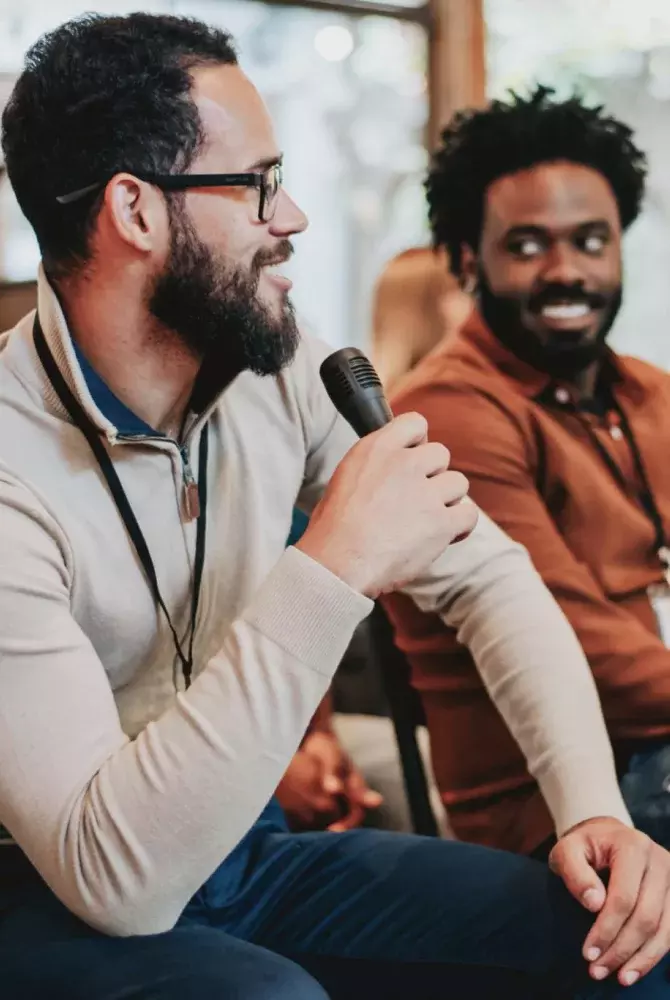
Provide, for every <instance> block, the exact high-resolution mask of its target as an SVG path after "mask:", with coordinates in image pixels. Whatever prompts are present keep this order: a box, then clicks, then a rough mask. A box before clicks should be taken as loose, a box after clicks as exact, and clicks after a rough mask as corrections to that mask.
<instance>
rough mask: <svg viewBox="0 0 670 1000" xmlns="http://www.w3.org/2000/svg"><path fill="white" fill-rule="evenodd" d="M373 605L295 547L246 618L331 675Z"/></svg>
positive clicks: (299, 657) (288, 650) (309, 664)
mask: <svg viewBox="0 0 670 1000" xmlns="http://www.w3.org/2000/svg"><path fill="white" fill-rule="evenodd" d="M372 608H373V602H372V601H371V600H370V599H369V598H367V597H364V596H363V595H362V594H359V593H358V592H357V591H355V590H352V589H351V587H349V586H348V584H346V583H345V582H344V581H343V580H341V579H340V578H339V577H338V576H335V575H334V574H333V573H331V572H330V570H327V569H326V568H325V567H324V566H322V565H321V563H318V562H316V561H315V560H314V559H311V558H310V557H309V556H308V555H305V553H304V552H301V551H300V550H299V549H296V548H294V547H293V546H290V547H289V548H287V549H286V551H285V552H284V554H283V555H282V557H281V559H280V560H279V562H278V563H277V564H276V566H275V567H274V569H273V570H272V572H271V573H270V575H269V576H268V577H267V578H266V580H265V582H264V583H263V585H262V586H261V588H260V590H259V591H258V592H257V594H256V596H255V598H254V600H253V603H252V604H251V605H250V606H249V607H248V608H247V610H246V611H245V612H244V614H243V615H242V617H243V618H244V620H245V621H246V622H248V623H249V624H250V625H252V626H253V627H254V628H256V629H257V630H258V631H259V632H262V634H263V635H264V636H266V638H268V639H271V640H272V641H273V642H276V643H277V645H279V646H281V647H282V649H284V650H285V651H286V652H287V653H289V654H290V655H291V656H294V657H296V659H298V660H300V661H301V662H302V663H305V664H307V665H308V666H310V667H312V668H313V669H314V670H316V671H318V672H319V673H322V674H325V675H327V676H330V675H332V673H333V672H334V670H335V669H336V668H337V666H338V664H339V662H340V660H341V659H342V657H343V656H344V654H345V652H346V649H347V646H348V645H349V642H350V641H351V637H352V635H353V632H354V629H355V628H356V626H357V625H358V624H360V622H361V621H362V620H363V619H364V618H366V617H367V616H368V615H369V614H370V612H371V611H372Z"/></svg>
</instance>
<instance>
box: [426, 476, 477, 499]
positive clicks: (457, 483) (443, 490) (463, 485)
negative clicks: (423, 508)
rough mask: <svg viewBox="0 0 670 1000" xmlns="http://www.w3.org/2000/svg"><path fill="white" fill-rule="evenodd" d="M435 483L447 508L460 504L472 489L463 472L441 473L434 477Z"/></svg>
mask: <svg viewBox="0 0 670 1000" xmlns="http://www.w3.org/2000/svg"><path fill="white" fill-rule="evenodd" d="M433 482H434V483H435V487H436V489H437V490H438V491H439V495H440V501H441V502H442V503H443V504H444V506H445V507H452V506H453V505H455V504H458V503H460V501H461V500H462V499H463V498H464V497H466V496H467V495H468V491H469V489H470V483H469V482H468V480H467V479H466V477H465V476H464V475H463V473H462V472H441V473H439V475H437V476H435V477H434V479H433Z"/></svg>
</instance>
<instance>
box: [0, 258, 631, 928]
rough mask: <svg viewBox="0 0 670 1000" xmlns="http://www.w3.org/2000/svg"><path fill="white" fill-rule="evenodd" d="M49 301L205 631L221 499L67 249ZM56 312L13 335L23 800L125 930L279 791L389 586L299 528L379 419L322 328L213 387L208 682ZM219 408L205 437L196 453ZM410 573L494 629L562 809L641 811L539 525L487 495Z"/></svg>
mask: <svg viewBox="0 0 670 1000" xmlns="http://www.w3.org/2000/svg"><path fill="white" fill-rule="evenodd" d="M38 309H39V313H40V318H41V322H42V326H43V329H44V333H45V336H46V339H47V342H48V344H49V345H50V348H51V351H52V353H53V355H54V357H55V359H56V362H57V364H58V365H59V367H60V369H61V371H62V372H63V374H64V376H65V378H66V380H67V381H68V383H69V385H70V387H71V388H72V390H73V391H74V392H75V394H76V395H77V396H78V398H79V400H80V401H81V403H82V405H83V406H84V408H85V409H86V411H87V413H88V414H89V415H90V417H91V419H92V420H93V421H94V422H95V424H96V426H97V427H98V428H99V430H100V433H101V435H102V436H103V438H104V439H105V441H106V443H107V446H108V448H109V453H110V455H111V457H112V460H113V462H114V464H115V467H116V469H117V471H118V474H119V476H120V479H121V481H122V483H123V486H124V488H125V491H126V493H127V496H128V498H129V500H130V503H131V504H132V507H133V509H134V511H135V514H136V516H137V519H138V521H139V523H140V525H141V528H142V531H143V532H144V535H145V537H146V540H147V543H148V546H149V549H150V551H151V553H152V556H153V560H154V563H155V565H156V571H157V575H158V579H159V582H160V587H161V590H162V593H163V597H164V598H165V600H166V603H167V606H168V608H169V609H170V612H171V614H172V618H173V621H174V622H175V624H176V626H177V629H178V631H179V632H180V634H181V635H183V634H184V633H185V632H186V630H187V622H188V616H189V610H190V588H191V577H192V566H193V552H194V542H195V530H196V524H195V522H194V521H190V520H188V518H187V517H186V516H185V513H184V505H183V502H182V501H183V465H182V461H183V460H182V456H181V455H180V451H179V448H178V447H177V445H176V443H174V442H171V441H168V440H165V439H156V438H154V439H146V440H143V439H139V440H124V439H123V438H122V437H121V436H120V435H119V433H118V429H117V428H116V427H115V426H113V425H112V424H111V423H110V422H109V420H108V419H106V418H105V416H104V415H103V413H102V412H101V411H100V410H99V409H98V408H97V406H96V404H95V402H94V400H93V399H92V397H91V395H90V393H89V390H88V388H87V385H86V382H85V380H84V378H83V376H82V372H81V368H80V366H79V364H78V361H77V357H76V354H75V351H74V347H73V343H72V340H71V338H70V336H69V334H68V330H67V327H66V323H65V320H64V317H63V314H62V312H61V309H60V306H59V303H58V300H57V298H56V296H55V295H54V293H53V291H52V289H51V288H50V287H49V284H48V282H47V281H46V280H45V278H44V275H43V274H41V275H40V279H39V299H38ZM32 324H33V317H32V316H28V317H26V318H25V319H24V320H22V321H21V322H20V323H19V324H18V326H17V327H16V328H15V329H13V330H12V331H10V332H9V333H8V334H7V335H5V336H4V338H2V341H1V342H0V343H1V346H2V350H0V823H2V824H4V826H5V827H6V828H7V829H8V830H9V832H10V833H11V835H12V836H13V838H14V839H15V841H16V842H17V843H18V844H19V845H20V847H21V848H22V849H23V850H24V851H25V853H26V854H27V855H28V857H29V858H30V859H31V861H32V862H33V864H34V865H35V866H36V867H37V869H38V870H39V871H40V872H41V874H42V876H43V877H44V879H45V880H46V881H47V882H48V884H49V885H50V886H51V887H52V889H53V890H54V892H55V893H56V894H57V895H58V896H59V897H60V898H61V899H62V900H63V902H64V903H65V904H66V905H67V906H68V907H69V908H70V909H71V910H73V911H74V912H75V913H76V914H78V915H79V916H81V917H82V918H83V919H84V920H86V921H88V922H89V923H91V924H92V925H94V926H97V927H99V928H101V929H102V930H103V931H105V932H107V933H110V934H137V933H152V932H157V931H161V930H164V929H167V928H169V927H171V926H172V925H173V924H174V923H175V921H176V920H177V918H178V916H179V914H180V912H181V910H182V909H183V907H184V906H185V904H186V902H187V901H188V899H189V898H190V897H191V895H192V894H193V893H194V892H195V891H196V890H197V889H198V887H199V886H200V885H201V884H202V883H203V882H204V881H205V879H207V877H208V876H209V875H210V874H211V873H212V872H213V871H214V869H215V868H216V867H217V866H218V865H219V864H220V862H221V861H222V860H223V859H224V858H225V857H226V856H227V855H228V854H229V853H230V852H231V851H232V849H233V848H234V847H235V845H236V844H237V843H238V842H239V841H240V839H241V838H242V837H243V836H244V834H245V832H246V831H247V830H248V829H249V828H250V827H251V825H252V824H253V823H254V821H255V819H256V818H257V817H258V815H259V814H260V812H261V811H262V809H263V807H264V806H265V804H266V803H267V802H268V800H269V798H270V797H271V795H272V793H273V791H274V789H275V787H276V785H277V784H278V782H279V780H280V778H281V776H282V774H283V772H284V770H285V768H286V766H287V764H288V763H289V761H290V759H291V756H292V755H293V753H294V751H295V750H296V747H297V746H298V743H299V741H300V739H301V737H302V735H303V733H304V730H305V728H306V726H307V724H308V722H309V720H310V718H311V716H312V714H313V712H314V710H315V708H316V707H317V705H318V703H319V701H320V700H321V698H322V697H323V695H324V693H325V691H326V690H327V688H328V685H329V683H330V680H331V677H332V675H333V672H334V671H335V669H336V667H337V665H338V662H339V660H340V658H341V656H342V654H343V652H344V650H345V648H346V646H347V644H348V642H349V640H350V637H351V635H352V632H353V629H354V628H355V626H356V625H357V624H358V623H359V622H360V621H361V620H362V618H364V617H365V616H366V615H367V614H368V612H369V611H370V607H371V604H370V601H368V600H367V599H366V598H365V597H363V596H361V595H360V594H358V593H355V592H353V591H352V590H351V589H350V588H349V587H348V586H346V585H345V584H344V583H343V582H342V581H341V580H340V579H338V578H336V577H334V576H333V575H332V574H330V573H329V572H328V571H326V570H325V569H324V568H323V567H322V566H321V565H319V564H318V563H316V562H314V561H312V560H311V559H309V558H308V557H306V556H305V555H303V554H302V553H301V552H299V551H298V550H296V549H294V548H290V549H288V550H286V551H285V550H284V544H285V539H286V537H287V535H288V531H289V527H290V523H291V513H292V509H293V507H294V504H295V503H296V502H298V504H299V505H300V506H301V507H302V508H303V509H305V510H306V511H309V510H310V509H311V508H312V507H313V506H314V504H315V503H316V501H317V500H318V499H319V497H320V495H321V493H322V491H323V489H324V486H325V484H326V483H327V482H328V479H329V478H330V476H331V474H332V472H333V469H334V468H335V466H336V465H337V464H338V462H339V461H340V460H341V458H342V456H343V455H344V454H345V453H346V451H347V450H348V448H349V447H350V446H351V445H352V443H353V434H352V432H351V431H350V429H349V428H348V426H347V425H346V424H345V423H344V421H343V420H342V419H341V418H340V417H338V416H337V414H336V413H335V411H334V409H333V407H332V404H331V403H330V401H329V400H328V398H327V396H326V394H325V392H324V390H323V388H322V386H321V382H320V379H319V376H318V365H319V363H320V360H321V359H322V357H323V356H324V354H325V352H326V349H325V348H324V347H323V346H322V345H319V344H318V343H316V342H315V341H313V340H310V339H307V338H306V339H305V340H304V342H303V344H302V346H301V348H300V350H299V351H298V354H297V356H296V359H295V361H294V363H293V364H292V365H291V366H290V367H289V368H288V369H287V370H286V371H285V372H284V373H283V374H281V375H280V376H278V377H277V378H265V379H262V378H258V377H256V376H254V375H252V374H250V373H245V374H243V375H241V376H239V377H238V378H237V379H236V380H235V382H234V383H233V384H232V385H231V386H230V387H229V388H228V389H227V390H226V391H225V392H224V393H223V395H222V397H221V398H220V399H219V400H218V401H217V403H216V404H215V406H214V407H213V408H212V410H211V411H210V413H209V421H210V434H211V437H210V448H209V465H208V482H209V490H208V523H207V550H206V560H205V569H204V575H203V582H202V591H201V597H200V604H199V610H198V618H197V625H196V635H195V647H194V648H195V669H194V678H195V679H194V681H193V684H192V685H191V687H190V688H189V689H188V691H184V690H182V689H181V688H182V687H183V685H182V684H181V682H180V671H179V669H178V665H177V663H176V662H175V651H174V646H173V643H172V638H171V635H170V632H169V630H168V628H167V625H166V623H165V621H164V619H163V617H162V615H161V613H160V612H159V611H158V610H157V608H156V606H155V605H154V601H153V599H152V596H151V592H150V590H149V587H148V585H147V583H146V580H145V577H144V575H143V571H142V569H141V566H140V565H139V563H138V561H137V558H136V555H135V552H134V549H133V547H132V545H131V544H130V541H129V539H128V537H127V534H126V530H125V528H124V525H123V523H122V521H121V519H120V517H119V515H118V513H117V510H116V508H115V506H114V503H113V501H112V498H111V496H110V494H109V492H108V489H107V487H106V484H105V482H104V480H103V478H102V476H101V474H100V472H99V469H98V466H97V463H96V461H95V459H94V458H93V455H92V453H91V452H90V449H89V446H88V444H87V442H86V440H85V439H84V437H83V435H82V434H81V432H80V431H79V430H78V429H77V428H76V427H75V426H74V425H73V424H72V423H71V422H70V420H69V418H68V417H67V415H66V414H65V412H64V411H63V409H62V407H61V405H60V403H59V401H58V399H57V398H56V396H55V394H54V392H53V390H52V389H51V387H50V384H49V383H48V381H47V379H46V376H45V373H44V371H43V369H42V367H41V365H40V363H39V361H38V358H37V355H36V351H35V347H34V343H33V337H32ZM201 428H202V420H201V421H199V422H197V423H196V424H195V425H194V426H193V427H192V428H191V430H190V431H189V434H188V437H187V440H186V442H185V444H186V448H187V449H188V452H189V453H190V459H191V462H192V464H193V465H194V466H195V468H194V472H195V475H196V476H197V475H198V469H197V454H198V441H199V435H200V433H201ZM408 516H411V512H408ZM409 592H411V594H412V596H413V597H414V598H415V600H416V601H417V603H418V604H419V605H420V607H422V608H423V609H425V610H437V611H439V612H440V613H441V614H442V615H443V616H444V618H445V620H446V621H447V622H448V623H449V624H450V625H452V626H455V627H456V628H457V629H458V630H459V636H460V639H461V641H462V642H464V643H466V644H467V645H468V646H469V647H470V648H471V650H472V652H473V655H474V657H475V660H476V662H477V664H478V666H479V669H480V670H481V672H482V675H483V676H484V678H485V679H486V682H487V684H488V685H489V687H490V689H491V692H492V695H493V697H494V698H495V699H496V701H497V703H498V705H499V706H500V710H501V712H502V713H503V715H504V716H505V718H506V719H507V721H508V723H509V725H510V726H511V727H512V730H513V732H514V734H515V736H516V737H517V739H518V740H519V742H520V744H521V746H522V748H523V750H524V753H525V754H526V756H527V758H528V761H529V766H530V769H531V771H532V772H533V773H534V774H535V775H536V776H537V779H538V781H539V782H540V785H541V787H542V789H543V791H544V794H545V796H546V798H547V801H548V803H549V806H550V808H551V810H552V812H553V815H554V818H555V821H556V823H557V826H558V828H559V830H563V829H565V828H567V827H569V826H571V825H573V824H574V823H577V822H579V821H581V820H583V819H585V818H587V817H588V816H593V815H603V814H609V815H615V816H619V817H620V818H622V819H623V820H627V814H626V811H625V809H624V806H623V803H622V800H621V798H620V795H619V790H618V787H617V783H616V778H615V774H614V768H613V763H612V756H611V751H610V748H609V743H608V741H607V737H606V733H605V729H604V725H603V721H602V716H601V712H600V706H599V703H598V700H597V696H596V694H595V689H594V685H593V681H592V678H591V673H590V671H589V670H588V667H587V665H586V662H585V660H584V657H583V655H582V653H581V650H580V647H579V645H578V644H577V641H576V639H575V637H574V634H573V633H572V631H571V630H570V628H569V626H568V625H567V622H566V620H565V619H564V617H563V615H562V613H561V612H560V611H559V609H558V607H557V605H556V604H555V603H554V601H553V599H552V598H551V597H550V596H549V593H548V592H547V591H546V590H545V588H544V586H543V585H542V583H541V582H540V580H539V577H538V576H537V574H536V573H535V571H534V569H533V568H532V566H531V563H530V561H529V559H528V557H527V555H526V552H525V550H524V549H523V548H522V547H520V546H518V545H516V544H514V543H513V542H511V541H510V540H509V539H508V538H507V536H506V535H504V534H503V533H502V532H501V531H500V530H499V529H498V528H496V527H495V526H494V525H493V523H492V522H491V521H489V520H488V519H487V518H486V517H485V516H482V517H481V518H480V523H479V526H478V528H477V529H476V531H475V532H474V534H473V535H472V536H471V538H470V539H469V540H468V541H466V542H463V543H461V544H459V545H455V546H452V547H450V548H448V549H447V550H446V551H445V553H444V555H443V556H442V557H441V558H440V559H438V560H437V561H436V563H435V564H434V565H433V567H432V570H431V572H430V573H429V574H428V575H427V576H426V577H425V578H424V579H422V580H420V581H417V582H416V583H415V584H414V585H413V586H412V587H410V588H409ZM175 681H176V686H177V687H179V688H180V690H176V686H175Z"/></svg>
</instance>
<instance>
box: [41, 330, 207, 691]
mask: <svg viewBox="0 0 670 1000" xmlns="http://www.w3.org/2000/svg"><path fill="white" fill-rule="evenodd" d="M33 337H34V340H35V348H36V350H37V354H38V357H39V359H40V361H41V362H42V366H43V367H44V370H45V372H46V374H47V377H48V378H49V381H50V382H51V385H52V386H53V389H54V391H55V393H56V395H57V396H58V398H59V399H60V401H61V403H62V405H63V406H64V408H65V409H66V410H67V412H68V413H69V415H70V417H71V419H72V421H73V423H74V424H75V425H76V426H77V427H78V428H79V430H80V431H81V432H82V434H83V435H84V436H85V437H86V440H87V441H88V443H89V446H90V448H91V451H92V452H93V454H94V455H95V457H96V459H97V461H98V465H99V466H100V471H101V472H102V474H103V476H104V477H105V480H106V482H107V486H108V487H109V491H110V493H111V495H112V499H113V500H114V503H115V504H116V508H117V510H118V512H119V515H120V517H121V519H122V521H123V523H124V525H125V527H126V531H127V532H128V535H129V536H130V540H131V541H132V543H133V546H134V548H135V551H136V553H137V557H138V559H139V561H140V563H141V565H142V568H143V570H144V573H145V576H146V578H147V581H148V583H149V586H150V588H151V592H152V594H153V596H154V599H155V600H156V602H157V604H158V605H159V606H160V608H161V610H162V612H163V614H164V615H165V620H166V621H167V623H168V626H169V628H170V631H171V633H172V638H173V640H174V646H175V650H176V652H177V656H178V657H179V660H180V663H181V666H182V671H183V674H184V683H185V685H186V687H188V686H189V684H190V683H191V676H192V674H193V641H194V637H195V625H196V617H197V613H198V601H199V598H200V587H201V584H202V574H203V568H204V564H205V537H206V531H207V456H208V445H209V434H208V425H205V426H204V427H203V429H202V432H201V435H200V449H199V454H198V497H199V500H200V516H199V517H198V527H197V530H196V541H195V560H194V565H193V591H192V595H191V622H190V626H191V627H190V635H189V643H188V656H186V655H185V654H184V651H183V650H182V647H181V643H180V641H179V637H178V635H177V631H176V629H175V627H174V625H173V623H172V618H171V617H170V613H169V611H168V609H167V607H166V605H165V601H164V600H163V596H162V594H161V592H160V587H159V584H158V577H157V575H156V568H155V566H154V562H153V559H152V558H151V553H150V551H149V546H148V545H147V543H146V539H145V537H144V534H143V533H142V529H141V528H140V526H139V523H138V521H137V518H136V517H135V512H134V511H133V508H132V507H131V505H130V501H129V500H128V497H127V496H126V493H125V490H124V489H123V486H122V484H121V480H120V479H119V476H118V474H117V471H116V469H115V468H114V464H113V462H112V460H111V458H110V457H109V455H108V453H107V450H106V448H105V446H104V444H103V443H102V441H101V439H100V435H99V433H98V431H97V429H96V427H95V425H94V424H93V422H92V421H91V420H90V418H89V417H88V415H87V414H86V412H85V410H84V408H83V406H82V405H81V403H80V402H79V400H78V399H77V398H76V396H75V395H74V393H73V392H72V390H71V389H70V387H69V385H68V384H67V382H66V381H65V379H64V377H63V375H62V373H61V370H60V368H59V367H58V365H57V364H56V361H55V360H54V357H53V355H52V353H51V351H50V350H49V345H48V344H47V342H46V338H45V336H44V332H43V330H42V326H41V324H40V321H39V319H38V317H37V315H36V316H35V323H34V326H33Z"/></svg>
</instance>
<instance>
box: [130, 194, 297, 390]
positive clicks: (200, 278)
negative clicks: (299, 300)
mask: <svg viewBox="0 0 670 1000" xmlns="http://www.w3.org/2000/svg"><path fill="white" fill-rule="evenodd" d="M169 211H170V251H169V255H168V259H167V262H166V265H165V268H164V270H163V272H162V273H161V274H160V275H159V276H158V278H157V279H156V280H155V282H154V285H153V288H152V289H151V293H150V297H149V303H148V307H149V311H150V313H151V315H152V316H153V317H154V318H155V319H157V320H158V321H159V323H161V324H162V325H163V326H165V327H167V328H168V329H169V330H172V331H173V332H174V333H175V334H176V335H177V336H178V337H179V339H180V340H181V341H182V343H184V344H185V345H186V346H187V347H188V348H189V349H190V350H191V351H193V352H194V353H195V354H196V356H197V357H199V358H200V359H201V366H200V374H199V376H198V381H197V383H196V388H195V391H194V395H197V396H198V397H200V399H201V404H200V407H199V408H201V407H202V397H207V402H209V401H210V400H211V399H212V398H213V397H214V396H215V395H216V394H217V393H219V392H221V391H222V390H223V389H224V388H225V387H226V385H228V383H229V382H231V381H232V379H233V378H235V376H236V375H238V374H239V373H240V372H242V371H245V370H250V371H252V372H255V373H256V374H257V375H277V374H278V373H279V372H280V371H281V370H282V369H283V368H285V367H286V366H287V365H288V364H289V363H290V362H291V360H292V359H293V356H294V355H295V352H296V350H297V347H298V344H299V342H300V333H299V331H298V326H297V322H296V318H295V311H294V309H293V306H292V304H291V302H290V301H289V300H288V298H287V299H286V300H285V302H284V303H283V305H282V308H281V310H280V311H279V312H278V313H277V314H274V313H273V312H272V311H271V310H270V309H269V308H268V307H267V306H266V305H264V303H263V302H262V301H260V300H259V298H258V284H259V281H260V276H261V268H262V267H263V266H264V265H265V264H269V263H273V262H279V261H283V260H287V259H288V258H289V257H290V256H291V254H292V252H293V247H292V246H291V243H290V242H289V240H280V241H278V243H277V245H276V246H275V248H274V249H273V250H267V249H261V250H258V251H257V252H256V254H255V255H254V258H253V260H252V262H251V266H250V268H248V269H247V270H244V269H242V268H241V267H235V266H234V265H232V264H231V262H230V261H229V260H228V259H227V258H225V257H224V256H223V255H222V254H218V253H216V252H215V251H214V250H212V249H211V248H210V247H208V246H207V245H206V244H205V243H203V241H202V240H201V239H200V238H199V237H198V235H197V233H196V231H195V229H194V227H193V225H192V223H191V221H190V219H189V218H188V216H187V215H186V212H185V211H184V210H183V207H182V206H181V205H179V204H178V202H177V201H176V199H174V200H172V201H171V203H170V205H169Z"/></svg>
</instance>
